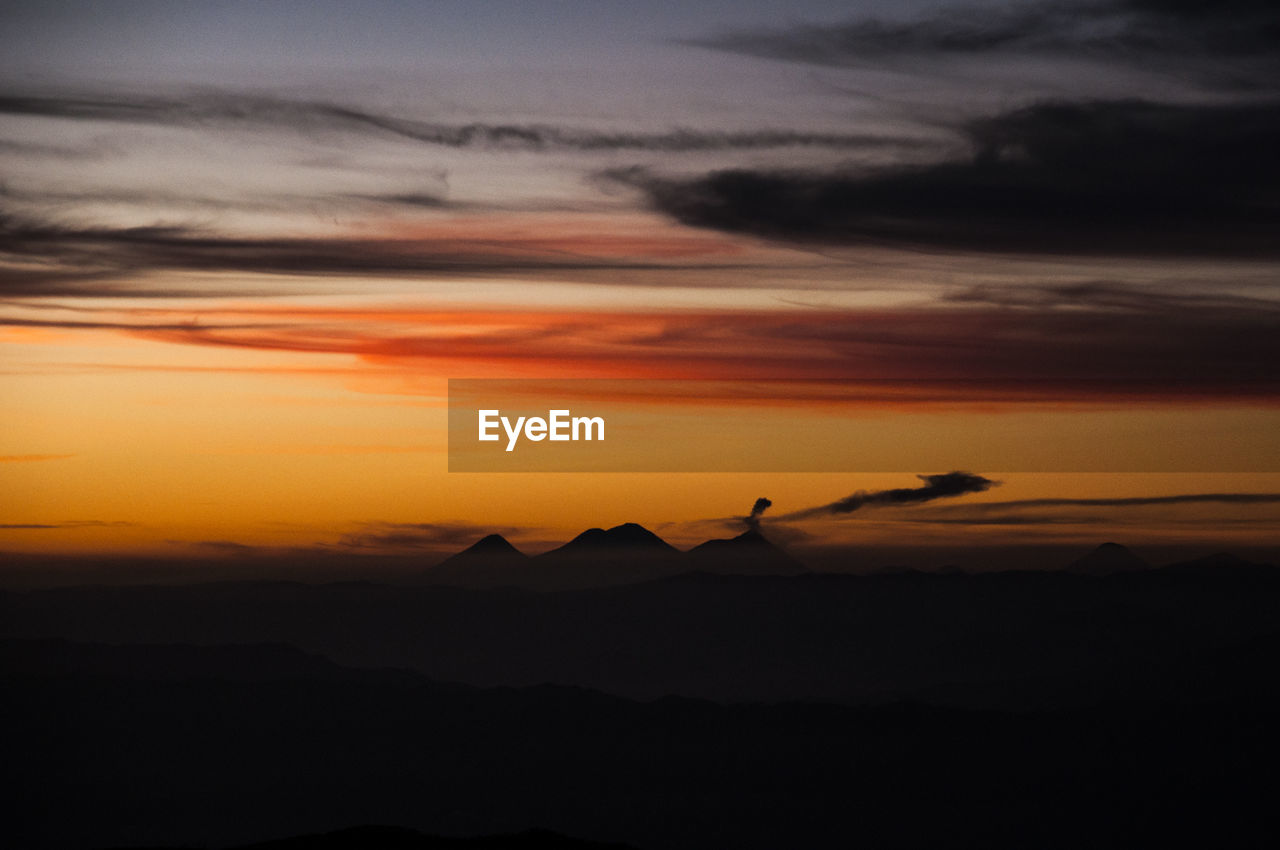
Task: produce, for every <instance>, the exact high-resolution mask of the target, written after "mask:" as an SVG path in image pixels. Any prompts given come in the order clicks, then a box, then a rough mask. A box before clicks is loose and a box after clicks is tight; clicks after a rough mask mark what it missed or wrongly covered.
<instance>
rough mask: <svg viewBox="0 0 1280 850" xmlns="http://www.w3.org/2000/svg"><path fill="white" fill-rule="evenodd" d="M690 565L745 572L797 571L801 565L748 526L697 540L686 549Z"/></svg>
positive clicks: (767, 573) (700, 568) (728, 571)
mask: <svg viewBox="0 0 1280 850" xmlns="http://www.w3.org/2000/svg"><path fill="white" fill-rule="evenodd" d="M688 559H689V562H690V564H691V565H693V568H694V569H696V570H701V571H703V572H714V573H734V574H747V575H798V574H800V573H804V572H807V570H806V569H805V567H804V565H803V564H801V563H800V562H799V561H797V560H796V559H795V558H793V557H791V556H790V555H788V554H787V553H786V552H784V551H782V550H781V549H779V548H778V547H777V546H775V545H773V544H772V543H771V542H769V540H768V538H766V537H765V536H764V535H763V534H761V533H760V530H759V529H757V528H750V529H747V530H746V531H744V532H743V533H742V534H739V535H738V536H737V537H731V538H728V539H721V540H708V541H707V542H705V543H699V544H698V545H697V546H694V547H693V548H692V549H690V550H689V552H688Z"/></svg>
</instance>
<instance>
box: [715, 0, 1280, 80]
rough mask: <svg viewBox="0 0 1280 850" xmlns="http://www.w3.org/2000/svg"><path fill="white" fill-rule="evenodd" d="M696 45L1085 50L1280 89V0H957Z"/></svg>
mask: <svg viewBox="0 0 1280 850" xmlns="http://www.w3.org/2000/svg"><path fill="white" fill-rule="evenodd" d="M690 43H692V44H696V45H699V46H702V47H709V48H713V49H718V50H727V51H731V52H735V53H743V54H747V55H751V56H760V57H765V58H769V59H779V60H783V61H788V62H800V63H805V64H812V65H826V66H850V67H860V66H866V65H869V64H883V63H895V62H899V61H903V60H907V61H911V62H914V63H919V62H920V60H921V59H922V58H928V57H931V56H938V57H941V56H974V55H991V54H1019V55H1027V54H1031V55H1042V56H1044V55H1047V56H1080V57H1087V58H1089V59H1092V60H1094V61H1098V60H1102V61H1110V62H1114V63H1124V64H1132V65H1139V66H1141V67H1143V68H1145V69H1151V68H1153V67H1158V68H1160V69H1161V70H1165V71H1171V72H1181V73H1183V74H1191V75H1194V76H1196V77H1199V78H1201V79H1209V80H1212V81H1216V82H1220V83H1224V84H1229V85H1235V86H1258V85H1262V86H1266V87H1268V88H1273V89H1274V87H1275V85H1276V80H1275V77H1274V75H1273V73H1272V72H1274V71H1276V70H1280V7H1278V6H1277V5H1276V4H1275V3H1274V2H1270V0H1225V2H1221V3H1212V2H1201V0H1076V2H1072V0H1056V2H1055V1H1054V0H1050V2H1039V3H1004V4H994V3H986V4H979V3H957V4H952V5H946V6H941V7H935V8H933V9H929V10H928V11H925V12H923V13H922V14H921V15H920V16H918V17H915V18H912V19H906V20H884V19H878V18H865V17H864V18H856V19H853V20H850V21H847V22H844V23H836V24H826V25H801V26H794V27H790V28H786V29H761V30H749V31H738V32H730V33H726V34H722V35H718V36H712V37H707V38H700V39H693V40H691V42H690Z"/></svg>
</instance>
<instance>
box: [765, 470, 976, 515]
mask: <svg viewBox="0 0 1280 850" xmlns="http://www.w3.org/2000/svg"><path fill="white" fill-rule="evenodd" d="M916 477H917V478H919V479H920V480H921V481H923V482H924V485H923V486H921V487H898V488H894V489H892V490H870V491H868V490H859V491H858V492H856V493H854V494H852V495H849V496H846V497H844V498H843V499H838V500H837V501H834V502H831V503H830V504H827V505H820V506H818V507H816V508H806V509H805V510H802V511H795V512H794V513H790V514H787V515H786V516H785V517H783V519H787V520H797V519H811V518H814V517H821V516H840V515H843V514H849V513H853V512H854V511H856V510H860V509H861V508H865V507H885V506H889V505H917V504H922V503H924V502H932V501H934V500H935V499H947V498H953V497H955V496H964V495H967V494H969V493H982V492H985V491H987V490H990V489H991V488H992V487H995V486H997V485H999V483H1000V482H999V481H992V480H991V479H990V478H984V477H983V476H981V475H975V474H973V473H972V472H959V471H957V472H945V473H941V474H938V475H917V476H916Z"/></svg>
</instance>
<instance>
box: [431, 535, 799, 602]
mask: <svg viewBox="0 0 1280 850" xmlns="http://www.w3.org/2000/svg"><path fill="white" fill-rule="evenodd" d="M688 572H707V573H717V574H724V575H799V574H801V573H804V572H807V570H806V568H805V566H804V565H803V564H801V563H800V562H799V561H797V560H796V559H795V558H793V557H791V556H790V555H788V554H787V553H786V552H784V551H783V550H782V549H780V548H779V547H777V546H775V545H774V544H773V543H771V542H770V541H769V540H768V539H767V538H766V537H765V536H764V535H763V534H761V533H760V531H759V530H758V529H755V528H752V529H748V530H747V531H745V532H744V533H742V534H739V535H738V536H737V537H732V538H727V539H723V540H708V541H706V542H705V543H700V544H698V545H697V546H694V547H693V548H692V549H690V550H689V551H687V552H682V551H680V550H679V549H677V548H676V547H674V546H672V545H671V544H670V543H668V542H667V541H665V540H663V539H662V538H661V537H659V536H658V535H656V534H654V533H653V532H652V531H650V530H649V529H647V528H645V527H644V526H642V525H639V524H637V523H634V522H626V523H623V524H622V525H616V526H614V527H613V528H608V529H603V528H589V529H587V530H586V531H584V532H582V533H581V534H579V535H578V536H577V537H575V538H573V539H572V540H570V541H569V542H568V543H565V544H564V545H563V546H558V547H556V548H555V549H552V550H550V551H548V552H543V553H542V554H540V555H535V556H532V557H530V556H528V555H525V554H524V553H523V552H521V551H520V550H519V549H517V548H516V547H515V546H513V545H511V543H510V542H509V541H508V540H507V539H506V538H505V537H503V536H502V535H500V534H490V535H488V536H486V537H482V538H481V539H480V540H478V541H476V542H475V543H473V544H472V545H471V546H469V547H467V548H466V549H464V550H462V551H461V552H458V553H457V554H456V555H451V556H450V557H448V558H446V559H445V560H443V561H441V562H440V563H439V564H437V565H436V566H434V567H431V568H430V569H428V570H427V571H426V572H425V573H424V574H423V578H424V579H425V580H426V581H427V582H429V583H439V584H447V585H456V586H460V587H504V586H506V587H532V588H537V589H554V590H563V589H569V588H574V587H593V586H599V585H608V584H632V583H635V582H638V581H648V580H652V579H659V578H668V577H671V576H675V575H680V574H681V573H688Z"/></svg>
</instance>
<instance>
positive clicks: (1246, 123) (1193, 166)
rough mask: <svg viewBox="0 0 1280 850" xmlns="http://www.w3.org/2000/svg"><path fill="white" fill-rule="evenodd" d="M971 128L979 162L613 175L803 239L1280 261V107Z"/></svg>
mask: <svg viewBox="0 0 1280 850" xmlns="http://www.w3.org/2000/svg"><path fill="white" fill-rule="evenodd" d="M965 132H966V134H967V135H968V137H969V140H970V142H971V147H972V153H971V155H970V156H969V157H968V158H966V159H963V160H952V161H946V162H939V163H935V164H933V165H926V166H910V167H895V168H885V169H879V170H870V171H867V170H863V171H848V170H837V171H824V172H815V171H783V170H748V169H735V170H726V171H717V172H712V173H710V174H707V175H704V176H697V177H692V178H683V177H662V176H658V175H655V174H653V173H651V172H649V171H646V170H643V169H630V170H623V171H615V172H611V175H610V176H611V177H612V178H613V179H615V180H618V181H620V182H623V183H626V184H629V185H632V186H635V187H638V188H640V189H641V190H642V191H643V192H644V193H645V195H646V196H647V198H648V201H649V203H650V204H651V205H652V206H653V207H654V208H655V209H657V210H658V211H661V212H663V213H666V214H667V215H670V216H672V217H673V218H675V219H677V220H678V221H680V222H682V223H684V224H688V225H693V226H697V227H704V228H712V229H716V230H722V231H729V232H735V233H745V234H751V235H755V236H762V237H766V238H769V239H775V240H781V241H789V242H796V243H815V244H830V245H845V246H859V245H864V246H865V245H900V246H919V247H928V248H940V249H951V250H971V251H986V252H1008V253H1046V254H1080V253H1083V254H1094V255H1120V256H1143V255H1165V256H1196V255H1201V256H1216V257H1221V256H1242V257H1267V258H1274V257H1277V256H1280V240H1278V239H1276V238H1275V234H1276V233H1277V232H1278V231H1280V158H1277V157H1276V156H1275V151H1276V150H1280V102H1267V103H1260V104H1247V105H1234V106H1170V105H1162V104H1156V103H1148V102H1144V101H1101V102H1088V103H1042V104H1038V105H1035V106H1031V107H1027V108H1024V109H1019V110H1015V111H1012V112H1008V113H1005V114H1002V115H998V116H995V117H992V118H987V119H983V120H980V121H976V122H973V123H971V124H970V125H968V126H967V127H966V128H965Z"/></svg>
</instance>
